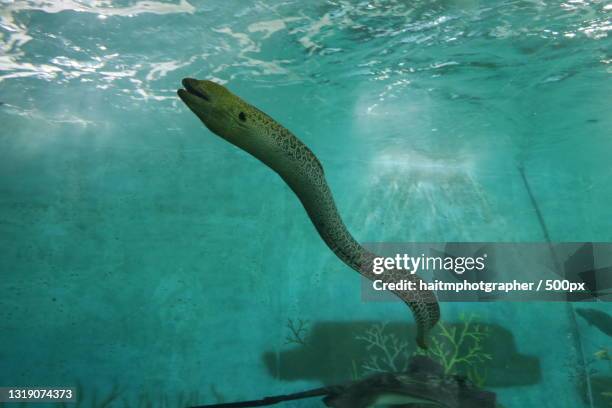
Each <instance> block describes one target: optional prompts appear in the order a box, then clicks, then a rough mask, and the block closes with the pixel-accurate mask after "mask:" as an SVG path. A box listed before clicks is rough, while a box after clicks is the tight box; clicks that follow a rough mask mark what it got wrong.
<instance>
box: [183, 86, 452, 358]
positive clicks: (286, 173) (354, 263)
mask: <svg viewBox="0 0 612 408" xmlns="http://www.w3.org/2000/svg"><path fill="white" fill-rule="evenodd" d="M182 85H183V87H184V89H179V90H178V96H179V97H180V98H181V99H182V101H183V102H184V103H185V104H186V105H187V106H188V107H189V109H191V111H192V112H193V113H195V114H196V116H197V117H198V118H200V120H201V121H202V122H203V123H204V125H205V126H206V127H207V128H208V129H210V130H211V131H212V132H213V133H215V134H217V135H219V136H220V137H222V138H223V139H225V140H227V141H228V142H230V143H231V144H233V145H235V146H237V147H239V148H240V149H242V150H244V151H246V152H248V153H250V154H251V155H253V156H255V157H256V158H257V159H259V160H260V161H262V162H263V163H264V164H266V165H267V166H268V167H270V168H271V169H272V170H274V171H275V172H276V173H278V175H279V176H280V177H281V178H282V179H283V180H284V181H285V182H286V183H287V185H288V186H289V187H290V188H291V189H292V190H293V192H294V193H295V194H296V195H297V197H298V198H299V199H300V201H301V202H302V204H303V206H304V208H305V209H306V213H307V214H308V216H309V217H310V220H311V221H312V223H313V225H314V227H315V228H316V230H317V231H318V233H319V235H320V236H321V238H322V239H323V241H324V242H325V243H326V244H327V246H328V247H329V248H330V249H331V250H332V251H333V252H334V254H336V256H338V258H340V259H341V260H342V261H343V262H344V263H345V264H347V265H348V266H350V267H351V268H353V269H354V270H355V271H357V272H359V273H361V274H362V275H363V276H365V277H366V278H368V279H370V280H374V279H384V278H388V279H390V281H396V282H397V281H399V279H408V280H412V281H415V282H416V284H417V287H418V283H419V281H420V278H419V277H418V276H417V275H410V274H400V272H399V271H396V270H392V271H385V273H384V274H383V275H375V274H373V273H372V265H373V259H374V258H375V257H376V255H374V254H373V253H371V252H369V251H368V250H366V249H365V248H364V247H362V246H361V245H360V244H359V243H358V242H357V241H356V240H355V239H354V238H353V236H352V235H351V234H350V233H349V231H348V229H347V228H346V226H345V225H344V222H343V221H342V218H340V214H339V213H338V209H337V208H336V204H335V202H334V198H333V195H332V192H331V190H330V188H329V186H328V184H327V182H326V180H325V173H324V171H323V166H322V165H321V163H320V162H319V160H318V159H317V157H316V156H315V155H314V153H313V152H312V151H311V150H310V149H309V148H308V147H307V146H306V145H305V144H304V143H303V142H302V141H301V140H299V139H298V138H297V137H296V136H294V135H293V134H292V133H291V132H290V131H289V130H287V129H285V128H284V127H283V126H281V125H280V124H279V123H278V122H276V121H275V120H274V119H272V118H271V117H270V116H268V115H266V114H265V113H263V112H262V111H260V110H259V109H257V108H256V107H254V106H253V105H250V104H248V103H247V102H245V101H244V100H242V99H241V98H239V97H238V96H236V95H234V94H233V93H231V92H230V91H229V90H228V89H226V88H225V87H223V86H222V85H219V84H217V83H215V82H212V81H200V80H196V79H192V78H185V79H183V81H182ZM394 293H395V294H396V295H397V296H398V297H400V298H401V299H402V300H403V301H404V302H405V303H406V304H407V305H408V306H409V307H410V309H411V310H412V312H413V314H414V317H415V320H416V323H417V344H418V345H419V346H420V347H422V348H426V342H425V337H426V335H427V332H428V331H429V330H430V329H431V328H432V327H433V326H434V325H435V324H436V323H437V322H438V320H439V318H440V309H439V306H438V302H437V300H436V297H435V295H434V294H433V292H430V291H420V290H419V291H396V292H394Z"/></svg>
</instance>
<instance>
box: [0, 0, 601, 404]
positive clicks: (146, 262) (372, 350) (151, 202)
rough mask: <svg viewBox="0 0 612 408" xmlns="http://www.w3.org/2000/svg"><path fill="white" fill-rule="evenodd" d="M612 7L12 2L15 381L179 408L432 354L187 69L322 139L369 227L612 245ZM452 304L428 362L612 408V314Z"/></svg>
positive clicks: (4, 247) (11, 323)
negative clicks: (219, 117) (231, 132)
mask: <svg viewBox="0 0 612 408" xmlns="http://www.w3.org/2000/svg"><path fill="white" fill-rule="evenodd" d="M610 13H612V5H611V4H610V3H609V2H606V1H587V0H569V1H566V2H562V1H527V0H522V1H521V0H513V1H494V2H490V1H478V0H446V1H442V0H434V1H410V2H407V1H400V0H385V1H383V0H371V1H348V0H346V1H345V0H329V1H319V0H316V1H308V2H305V1H297V0H288V1H272V0H269V1H218V0H211V1H195V0H179V1H132V0H121V1H119V0H118V1H103V0H55V1H49V0H23V1H21V0H0V242H1V244H0V386H15V387H25V386H71V387H77V388H78V390H79V391H80V394H81V395H82V399H81V401H80V403H79V405H80V406H82V407H106V406H149V407H157V406H167V407H170V406H172V407H179V406H181V407H182V406H188V405H189V404H191V405H194V404H206V403H209V404H212V403H215V402H224V401H225V402H228V401H235V400H241V399H253V398H258V397H263V396H265V395H274V394H283V393H290V392H296V391H302V390H306V389H309V388H315V387H319V386H321V385H329V384H335V383H338V382H342V381H347V380H351V379H355V378H360V377H362V376H364V375H367V374H368V373H371V372H376V371H377V370H400V369H402V367H403V364H404V362H405V361H406V359H407V357H408V356H410V355H412V354H413V353H414V352H416V348H415V345H414V341H413V339H414V321H413V318H412V315H411V314H410V313H409V311H408V310H407V308H406V307H405V305H402V304H401V303H400V302H364V301H363V300H362V297H361V280H360V277H359V275H358V274H356V273H354V272H353V271H351V270H350V269H349V268H348V267H346V266H345V265H344V264H343V263H342V262H341V261H339V260H338V259H337V257H336V256H335V255H334V254H333V253H332V252H331V251H329V249H328V248H327V247H326V246H325V244H324V243H323V242H322V241H321V239H320V237H319V236H318V235H317V233H316V231H315V229H314V228H313V226H312V224H311V223H310V221H309V219H308V217H307V216H306V214H305V212H304V209H303V207H302V206H301V204H300V202H299V201H298V200H297V199H296V197H295V196H294V194H293V193H292V191H291V190H290V189H289V188H287V186H286V185H285V184H284V183H283V182H282V180H280V178H279V177H278V176H277V175H276V174H275V173H274V172H272V171H271V170H270V169H268V168H266V167H265V166H263V165H261V163H259V162H258V161H257V160H256V159H254V158H252V157H251V156H249V155H248V154H246V153H245V152H243V151H241V150H239V149H236V148H234V147H233V146H231V145H229V144H228V143H226V142H225V141H223V140H221V139H220V138H218V137H217V136H215V135H213V134H212V133H211V132H210V131H208V130H207V129H206V128H204V127H203V126H202V123H201V122H200V121H199V120H198V119H197V118H196V117H195V116H194V115H193V114H192V113H191V112H190V111H189V110H188V109H187V108H186V107H185V106H184V105H183V104H182V103H181V101H180V100H179V99H178V98H177V96H176V89H177V88H179V87H180V86H181V85H180V84H181V79H182V78H184V77H195V78H205V79H210V80H214V81H216V82H218V83H221V84H223V85H225V86H227V87H228V88H229V89H231V90H232V92H234V93H236V94H238V95H240V96H241V97H242V98H244V99H245V100H247V101H249V102H251V103H253V104H254V105H255V106H257V107H258V108H260V109H262V110H263V111H265V112H266V113H268V114H269V115H270V116H272V117H273V118H275V119H276V120H277V121H279V122H280V123H282V124H283V125H284V126H286V127H287V128H288V129H290V130H291V131H292V132H293V133H295V134H296V135H297V136H298V137H299V138H300V139H301V140H303V141H304V142H305V143H306V144H307V145H308V146H309V147H310V148H311V149H312V150H313V151H314V152H315V153H316V155H317V157H318V158H319V160H320V161H321V163H322V164H323V166H324V168H325V175H326V178H327V181H328V183H329V184H330V187H331V189H332V191H333V192H334V196H335V199H336V204H337V206H338V208H339V211H340V213H341V214H342V216H343V218H344V221H345V223H346V224H347V226H348V228H349V229H350V231H351V232H352V234H353V235H354V236H355V237H356V238H357V240H359V241H360V242H472V241H475V242H485V241H490V242H546V241H547V240H550V241H552V242H610V241H612V217H611V216H610V203H611V202H612V166H611V165H610V157H612V137H611V136H612V115H610V102H611V99H610V95H612V83H611V81H610V74H611V73H612V68H611V65H610V64H611V63H612V55H611V53H612V47H611V45H612V43H611V42H610V33H609V31H610V30H611V28H612V21H611V19H610ZM525 180H528V185H529V188H530V191H531V193H530V191H528V189H527V188H526V183H525ZM534 202H535V203H536V204H537V208H536V207H535V206H534ZM543 225H544V226H545V228H543ZM601 256H602V258H601V259H600V260H599V262H600V265H599V266H601V267H609V266H610V265H612V262H611V261H612V259H611V258H612V255H610V254H601ZM441 309H442V325H441V326H440V327H439V328H438V331H436V333H435V334H434V335H433V336H434V338H435V339H436V343H434V346H433V347H432V348H430V350H429V352H428V353H429V355H430V356H433V357H435V358H437V359H438V360H440V361H441V362H443V363H444V364H445V369H447V371H448V373H449V374H464V375H466V376H468V377H469V378H470V379H471V380H473V381H474V382H475V383H478V384H479V385H480V386H482V387H484V388H486V389H488V390H491V391H494V392H495V393H496V394H497V397H498V401H499V403H500V404H501V405H503V406H504V407H507V408H509V407H555V408H557V407H568V408H575V407H608V406H612V393H611V392H612V362H611V357H610V356H611V353H612V338H611V336H612V323H610V322H612V317H611V315H612V307H611V304H610V303H606V302H588V303H572V304H570V303H565V302H556V303H552V302H550V303H546V302H497V303H495V302H483V303H476V302H452V303H451V302H444V303H442V304H441ZM453 330H454V333H455V334H457V333H465V334H466V338H467V339H469V341H467V340H466V341H465V342H458V337H457V336H454V335H450V334H449V333H453ZM436 344H437V346H436ZM436 347H437V348H436ZM445 349H446V350H455V351H456V354H457V356H458V357H459V359H458V361H451V360H448V359H447V358H446V354H445V353H444V352H443V351H442V350H445ZM436 353H437V354H436ZM390 356H391V357H393V358H390ZM68 405H69V404H68ZM7 406H11V404H8V405H7ZM285 406H294V407H319V406H323V404H322V403H321V402H320V401H319V400H317V399H313V400H304V401H300V402H293V403H287V404H286V405H285Z"/></svg>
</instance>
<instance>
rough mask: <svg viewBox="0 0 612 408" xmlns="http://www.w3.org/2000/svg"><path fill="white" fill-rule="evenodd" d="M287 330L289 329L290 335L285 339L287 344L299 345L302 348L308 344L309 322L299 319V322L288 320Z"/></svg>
mask: <svg viewBox="0 0 612 408" xmlns="http://www.w3.org/2000/svg"><path fill="white" fill-rule="evenodd" d="M287 328H288V329H289V334H288V335H287V337H285V344H299V345H302V346H306V345H307V344H308V339H307V336H308V331H309V321H308V320H302V319H297V321H295V320H293V319H288V320H287Z"/></svg>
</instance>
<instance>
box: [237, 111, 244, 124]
mask: <svg viewBox="0 0 612 408" xmlns="http://www.w3.org/2000/svg"><path fill="white" fill-rule="evenodd" d="M238 119H240V120H241V121H243V122H246V115H245V114H244V112H240V113H239V114H238Z"/></svg>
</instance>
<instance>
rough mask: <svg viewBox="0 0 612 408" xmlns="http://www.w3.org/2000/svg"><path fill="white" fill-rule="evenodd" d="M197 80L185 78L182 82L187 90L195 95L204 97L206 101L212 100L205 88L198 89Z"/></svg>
mask: <svg viewBox="0 0 612 408" xmlns="http://www.w3.org/2000/svg"><path fill="white" fill-rule="evenodd" d="M197 82H198V81H197V80H195V79H192V78H184V79H183V80H182V81H181V83H182V84H183V87H185V90H186V91H187V92H189V93H190V94H191V95H193V96H197V97H198V98H201V99H204V100H205V101H208V102H210V96H209V95H207V94H206V93H205V92H204V91H203V90H201V89H198V85H197Z"/></svg>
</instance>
